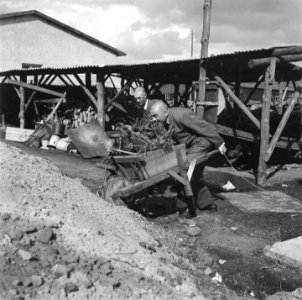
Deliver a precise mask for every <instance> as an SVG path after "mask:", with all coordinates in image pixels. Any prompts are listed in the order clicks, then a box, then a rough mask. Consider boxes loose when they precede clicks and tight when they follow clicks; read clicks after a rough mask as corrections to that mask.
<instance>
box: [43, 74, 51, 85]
mask: <svg viewBox="0 0 302 300" xmlns="http://www.w3.org/2000/svg"><path fill="white" fill-rule="evenodd" d="M51 76H52V74H49V75H47V77H46V78H45V80H44V81H43V83H42V82H41V85H46V82H47V81H48V80H49V78H50V77H51Z"/></svg>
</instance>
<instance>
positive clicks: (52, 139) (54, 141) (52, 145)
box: [47, 134, 61, 148]
mask: <svg viewBox="0 0 302 300" xmlns="http://www.w3.org/2000/svg"><path fill="white" fill-rule="evenodd" d="M60 139H61V138H60V137H59V136H58V135H56V134H53V135H52V136H51V137H50V140H49V143H48V145H47V147H48V148H56V147H57V143H58V141H59V140H60Z"/></svg>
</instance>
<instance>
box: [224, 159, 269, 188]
mask: <svg viewBox="0 0 302 300" xmlns="http://www.w3.org/2000/svg"><path fill="white" fill-rule="evenodd" d="M223 155H224V157H225V159H226V160H227V162H228V163H229V164H230V166H231V167H232V169H233V170H234V171H235V172H236V174H237V175H238V176H239V177H240V178H242V179H243V180H244V181H246V182H247V183H249V184H250V185H252V186H253V187H254V188H256V189H257V190H259V191H265V189H263V188H260V187H259V186H257V185H256V184H254V183H252V182H250V181H249V180H247V179H246V178H244V177H242V176H241V175H240V173H239V172H238V170H236V169H235V168H234V166H233V164H232V162H231V161H230V160H229V159H228V157H227V156H226V154H225V153H224V154H223Z"/></svg>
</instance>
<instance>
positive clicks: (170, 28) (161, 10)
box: [0, 0, 302, 60]
mask: <svg viewBox="0 0 302 300" xmlns="http://www.w3.org/2000/svg"><path fill="white" fill-rule="evenodd" d="M0 9H1V11H2V13H7V12H12V11H22V10H33V9H35V10H39V11H41V12H42V13H45V14H47V15H49V16H50V17H52V18H55V19H57V20H59V21H61V22H63V23H66V24H68V25H70V26H73V27H75V28H76V29H78V30H81V31H83V32H85V33H86V34H88V35H91V36H94V37H95V38H97V39H99V40H101V41H103V42H105V43H108V44H110V45H112V46H114V47H116V48H118V49H121V50H122V51H124V52H126V53H127V57H126V58H125V59H126V60H141V59H146V60H150V59H160V58H164V57H177V56H188V55H189V54H190V33H191V29H193V30H194V54H195V55H198V54H199V53H200V47H201V46H200V39H201V36H202V21H203V1H201V0H190V1H183V0H165V1H162V0H149V1H142V0H64V1H63V0H27V1H23V0H22V1H21V0H14V1H12V0H4V1H3V2H2V3H1V5H0ZM301 15H302V5H301V0H286V1H285V0H212V10H211V32H210V44H209V53H210V54H211V53H216V54H217V53H229V52H234V51H241V50H252V49H262V48H268V47H273V46H283V45H293V44H302V33H301V32H302V21H301ZM123 59H124V58H123Z"/></svg>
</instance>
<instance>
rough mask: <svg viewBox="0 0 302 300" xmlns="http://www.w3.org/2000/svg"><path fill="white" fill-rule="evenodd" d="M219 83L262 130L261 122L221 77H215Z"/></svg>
mask: <svg viewBox="0 0 302 300" xmlns="http://www.w3.org/2000/svg"><path fill="white" fill-rule="evenodd" d="M214 78H215V79H216V81H217V82H219V83H220V85H221V86H222V87H223V88H224V90H225V91H226V92H227V93H228V94H229V95H230V97H231V98H232V99H233V100H234V101H235V102H236V103H237V105H238V106H239V107H240V108H241V109H242V110H243V112H244V113H245V114H246V115H247V116H248V117H249V119H250V120H251V121H252V122H253V123H254V124H255V125H256V126H257V128H259V129H260V122H259V120H258V119H257V118H256V117H255V116H254V115H253V114H252V113H251V112H250V111H249V110H248V108H247V107H246V106H245V105H244V104H243V103H242V102H241V101H240V99H238V98H237V96H236V95H235V94H234V92H233V91H232V90H231V89H230V87H229V86H228V85H227V84H226V83H225V82H224V81H223V80H222V79H221V78H220V77H219V76H214Z"/></svg>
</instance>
